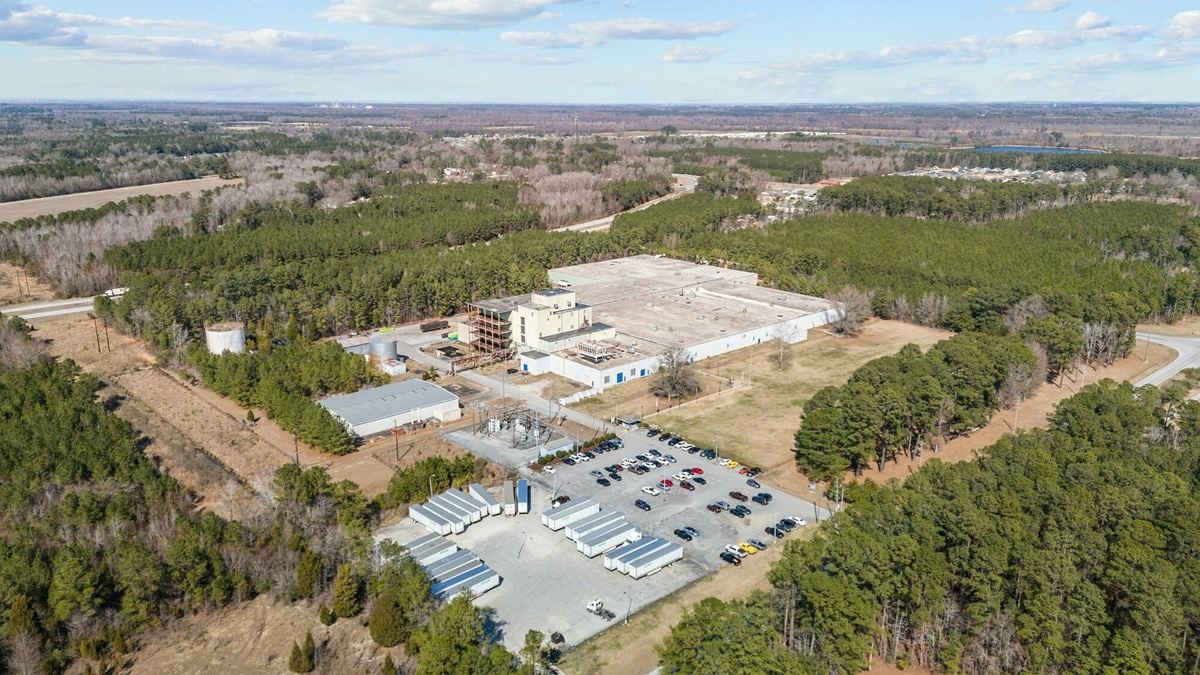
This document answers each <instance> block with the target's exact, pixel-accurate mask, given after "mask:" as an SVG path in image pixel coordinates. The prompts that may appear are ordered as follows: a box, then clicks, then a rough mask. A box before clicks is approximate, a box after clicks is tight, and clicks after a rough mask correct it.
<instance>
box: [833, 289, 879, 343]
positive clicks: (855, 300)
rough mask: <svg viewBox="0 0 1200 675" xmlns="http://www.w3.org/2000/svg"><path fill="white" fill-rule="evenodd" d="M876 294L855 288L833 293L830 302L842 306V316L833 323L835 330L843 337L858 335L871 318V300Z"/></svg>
mask: <svg viewBox="0 0 1200 675" xmlns="http://www.w3.org/2000/svg"><path fill="white" fill-rule="evenodd" d="M874 296H875V294H874V293H872V292H871V291H863V290H859V289H857V288H855V287H853V286H846V287H845V288H843V289H841V290H840V291H837V292H835V293H832V294H831V295H830V296H829V299H830V300H833V301H834V302H836V303H839V304H840V305H841V310H842V311H841V314H840V316H839V317H838V319H836V320H835V321H834V322H833V324H832V325H833V329H834V330H835V331H836V332H838V333H840V334H842V335H858V334H859V333H860V332H861V331H862V324H863V322H864V321H866V320H867V319H868V318H869V317H870V316H871V300H872V299H873V298H874Z"/></svg>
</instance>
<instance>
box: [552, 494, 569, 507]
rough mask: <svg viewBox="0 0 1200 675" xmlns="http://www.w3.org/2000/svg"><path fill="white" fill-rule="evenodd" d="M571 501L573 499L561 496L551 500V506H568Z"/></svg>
mask: <svg viewBox="0 0 1200 675" xmlns="http://www.w3.org/2000/svg"><path fill="white" fill-rule="evenodd" d="M569 501H571V498H570V497H568V496H567V495H559V496H557V497H555V498H554V499H551V500H550V506H559V505H560V504H566V503H567V502H569Z"/></svg>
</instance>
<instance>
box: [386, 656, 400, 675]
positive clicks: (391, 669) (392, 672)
mask: <svg viewBox="0 0 1200 675" xmlns="http://www.w3.org/2000/svg"><path fill="white" fill-rule="evenodd" d="M382 675H399V673H398V672H397V671H396V662H395V661H392V655H391V654H388V655H387V656H385V657H384V659H383V673H382Z"/></svg>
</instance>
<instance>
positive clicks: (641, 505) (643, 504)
mask: <svg viewBox="0 0 1200 675" xmlns="http://www.w3.org/2000/svg"><path fill="white" fill-rule="evenodd" d="M633 505H634V506H636V507H638V508H639V509H641V510H643V511H649V510H650V505H649V504H647V503H646V502H644V501H642V500H640V499H639V500H637V501H635V502H634V503H633Z"/></svg>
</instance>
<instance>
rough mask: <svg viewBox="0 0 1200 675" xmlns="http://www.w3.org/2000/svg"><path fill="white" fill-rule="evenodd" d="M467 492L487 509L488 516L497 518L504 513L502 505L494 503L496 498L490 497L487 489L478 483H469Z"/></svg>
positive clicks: (490, 494)
mask: <svg viewBox="0 0 1200 675" xmlns="http://www.w3.org/2000/svg"><path fill="white" fill-rule="evenodd" d="M467 491H469V492H470V493H471V496H472V497H474V498H475V499H478V500H479V501H480V502H482V503H483V504H484V505H485V506H486V507H487V512H488V515H491V516H498V515H500V513H501V512H502V511H504V505H503V504H501V503H500V502H498V501H496V498H495V497H493V496H492V493H490V492H488V491H487V488H485V487H483V486H482V485H480V484H479V483H471V485H469V486H468V487H467Z"/></svg>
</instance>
